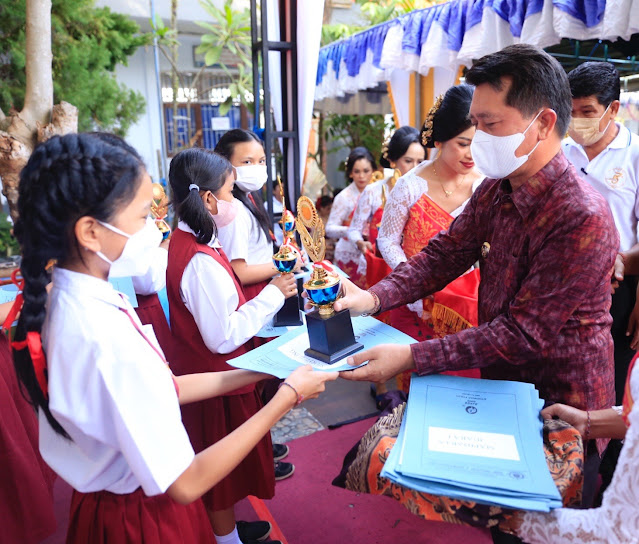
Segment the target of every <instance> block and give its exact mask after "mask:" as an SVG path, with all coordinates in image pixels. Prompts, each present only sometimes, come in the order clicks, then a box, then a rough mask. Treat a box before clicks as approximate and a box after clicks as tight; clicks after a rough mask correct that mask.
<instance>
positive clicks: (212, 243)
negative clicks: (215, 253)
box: [178, 221, 222, 248]
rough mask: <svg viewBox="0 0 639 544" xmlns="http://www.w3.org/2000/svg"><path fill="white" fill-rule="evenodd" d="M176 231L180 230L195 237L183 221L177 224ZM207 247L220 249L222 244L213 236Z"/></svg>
mask: <svg viewBox="0 0 639 544" xmlns="http://www.w3.org/2000/svg"><path fill="white" fill-rule="evenodd" d="M178 229H180V230H181V231H184V232H188V233H189V234H192V235H193V236H195V232H194V231H193V229H192V228H191V227H189V226H188V225H187V224H186V223H185V222H184V221H179V222H178ZM206 245H207V246H209V247H211V248H220V247H222V244H220V241H219V240H218V239H217V236H214V237H213V238H212V239H211V241H210V242H209V243H208V244H206Z"/></svg>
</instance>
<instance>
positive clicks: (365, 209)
mask: <svg viewBox="0 0 639 544" xmlns="http://www.w3.org/2000/svg"><path fill="white" fill-rule="evenodd" d="M373 189H374V188H373V186H372V185H369V186H368V187H366V189H364V192H363V193H362V196H361V197H360V199H359V201H358V202H357V207H356V208H355V213H354V214H353V220H352V221H351V224H350V226H349V227H348V239H349V240H350V241H351V242H354V243H357V242H359V241H360V240H363V239H364V237H363V236H362V232H363V231H364V227H365V226H366V223H367V222H368V221H370V218H371V215H373V211H374V210H373V209H372V207H373V206H372V204H373V200H374V199H373Z"/></svg>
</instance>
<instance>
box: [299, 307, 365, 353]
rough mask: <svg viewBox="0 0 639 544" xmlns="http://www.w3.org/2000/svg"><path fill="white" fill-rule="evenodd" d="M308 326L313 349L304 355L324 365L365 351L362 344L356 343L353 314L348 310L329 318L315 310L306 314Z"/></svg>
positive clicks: (309, 349)
mask: <svg viewBox="0 0 639 544" xmlns="http://www.w3.org/2000/svg"><path fill="white" fill-rule="evenodd" d="M306 326H307V327H308V339H309V342H310V345H311V347H310V348H308V349H307V350H306V351H305V352H304V355H307V356H308V357H312V358H313V359H317V360H319V361H322V362H323V363H329V364H331V363H335V362H337V361H339V360H340V359H343V358H344V357H347V356H348V355H351V354H353V353H355V352H356V351H359V350H361V349H364V346H363V345H362V344H360V343H359V342H356V341H355V334H354V333H353V323H352V322H351V314H350V312H349V311H348V310H342V311H341V312H336V313H333V314H331V315H329V316H323V315H320V313H319V311H318V310H315V311H313V312H310V313H308V314H306Z"/></svg>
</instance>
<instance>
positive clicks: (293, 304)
mask: <svg viewBox="0 0 639 544" xmlns="http://www.w3.org/2000/svg"><path fill="white" fill-rule="evenodd" d="M303 323H304V322H303V321H302V318H301V316H300V302H299V299H298V298H297V297H291V298H287V299H286V300H285V301H284V306H282V307H281V308H280V311H279V312H277V313H276V314H275V318H274V319H273V326H274V327H295V326H297V325H302V324H303Z"/></svg>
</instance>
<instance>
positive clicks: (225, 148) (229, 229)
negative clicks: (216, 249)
mask: <svg viewBox="0 0 639 544" xmlns="http://www.w3.org/2000/svg"><path fill="white" fill-rule="evenodd" d="M215 152H216V153H217V154H218V155H222V156H223V157H224V158H226V159H227V160H228V161H229V162H230V163H231V165H232V166H233V172H234V175H235V186H234V187H233V196H234V197H235V199H237V200H238V201H239V202H237V216H236V218H235V220H234V221H233V222H232V223H229V224H228V225H224V226H222V227H220V228H219V230H218V237H219V240H220V243H221V244H222V247H223V248H225V250H226V252H227V257H228V259H229V261H230V262H231V266H232V267H233V270H234V271H235V273H236V274H237V277H238V278H239V279H240V282H241V283H242V287H243V288H244V293H245V295H246V298H247V300H251V299H252V298H253V297H255V296H256V295H258V294H259V293H261V292H262V289H264V287H265V286H266V285H267V284H268V283H269V282H270V281H271V279H272V278H273V276H276V275H277V274H278V272H277V269H276V268H275V265H274V264H273V260H272V257H273V253H274V252H275V251H274V249H275V248H274V246H273V242H274V237H273V234H272V232H271V230H270V229H271V226H270V220H269V218H268V215H267V214H266V211H265V210H264V202H263V201H262V197H261V195H260V192H261V191H262V187H264V184H265V183H266V180H267V179H268V173H267V171H266V154H265V153H264V146H263V145H262V141H261V140H260V139H259V138H258V136H257V135H256V134H255V133H253V132H251V131H249V130H244V129H240V128H237V129H233V130H229V131H228V132H226V133H225V134H224V135H223V136H222V137H221V138H220V140H219V141H218V143H217V145H216V146H215Z"/></svg>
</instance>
